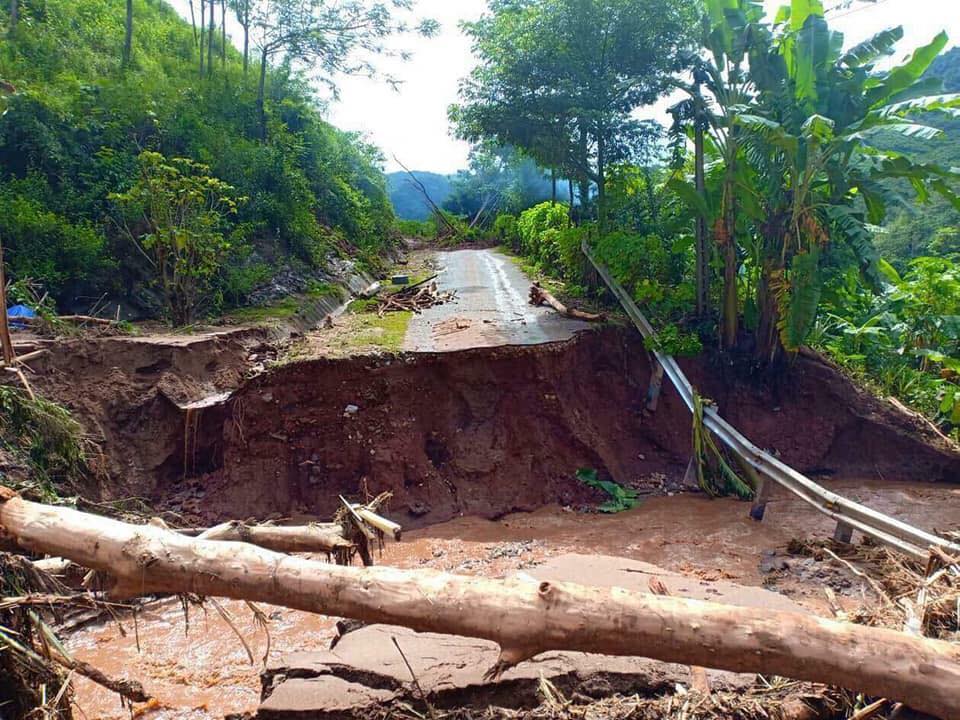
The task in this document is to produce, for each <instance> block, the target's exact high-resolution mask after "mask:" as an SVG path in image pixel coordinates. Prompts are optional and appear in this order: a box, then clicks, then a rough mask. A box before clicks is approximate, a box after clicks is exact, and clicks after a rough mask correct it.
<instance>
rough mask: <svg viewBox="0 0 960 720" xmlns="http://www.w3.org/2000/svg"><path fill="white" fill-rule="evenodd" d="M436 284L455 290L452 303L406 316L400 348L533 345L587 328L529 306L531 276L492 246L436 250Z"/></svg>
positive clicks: (429, 349)
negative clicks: (406, 323) (405, 330)
mask: <svg viewBox="0 0 960 720" xmlns="http://www.w3.org/2000/svg"><path fill="white" fill-rule="evenodd" d="M436 261H437V263H438V264H439V265H440V271H439V272H440V276H439V277H438V278H437V284H438V286H439V288H440V289H441V290H456V291H457V299H456V300H455V301H454V302H452V303H446V304H444V305H438V306H437V307H433V308H430V309H429V310H427V311H425V312H424V313H423V314H422V315H415V316H414V317H413V319H412V320H411V321H410V326H409V328H408V329H407V336H406V339H405V340H404V350H410V351H415V352H446V351H451V350H465V349H467V348H474V347H495V346H498V345H537V344H540V343H547V342H555V341H558V340H566V339H568V338H570V337H572V336H573V335H574V334H575V333H576V332H578V331H580V330H583V329H585V328H587V327H588V323H584V322H580V321H577V320H569V319H567V318H564V317H561V316H559V315H557V313H556V312H554V311H553V310H550V309H547V308H542V307H540V308H538V307H532V306H531V305H530V304H529V303H528V301H527V297H528V294H529V292H530V279H529V278H527V277H526V275H524V274H523V272H522V271H521V270H520V268H518V267H517V265H516V264H515V263H514V262H512V261H511V260H510V258H508V257H507V256H506V255H503V254H501V253H498V252H496V251H494V250H456V251H453V252H440V253H437V255H436Z"/></svg>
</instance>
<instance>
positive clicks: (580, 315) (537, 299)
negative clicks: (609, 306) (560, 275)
mask: <svg viewBox="0 0 960 720" xmlns="http://www.w3.org/2000/svg"><path fill="white" fill-rule="evenodd" d="M530 304H531V305H533V306H534V307H539V306H540V305H549V306H550V307H552V308H553V309H554V310H556V311H557V312H558V313H560V314H561V315H563V316H565V317H568V318H572V319H573V320H584V321H586V322H603V321H604V320H606V319H607V318H606V316H605V315H603V314H597V313H589V312H584V311H583V310H577V309H575V308H568V307H567V306H566V305H564V304H563V303H562V302H560V301H559V300H557V299H556V298H555V297H554V296H553V295H551V294H550V292H549V291H548V290H547V289H546V288H544V287H542V286H541V285H540V284H539V283H534V284H533V285H532V286H531V287H530Z"/></svg>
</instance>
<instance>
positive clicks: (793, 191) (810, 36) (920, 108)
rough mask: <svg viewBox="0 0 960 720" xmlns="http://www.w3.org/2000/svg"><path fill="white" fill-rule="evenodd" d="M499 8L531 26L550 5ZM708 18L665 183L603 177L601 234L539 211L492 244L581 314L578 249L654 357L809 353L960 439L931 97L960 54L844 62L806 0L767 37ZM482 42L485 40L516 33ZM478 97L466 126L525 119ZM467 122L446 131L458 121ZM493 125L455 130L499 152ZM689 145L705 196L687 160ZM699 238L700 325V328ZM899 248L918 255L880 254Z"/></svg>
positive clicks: (686, 83)
mask: <svg viewBox="0 0 960 720" xmlns="http://www.w3.org/2000/svg"><path fill="white" fill-rule="evenodd" d="M508 6H509V7H510V8H525V12H530V13H535V12H536V10H534V9H531V8H540V9H543V8H548V7H551V3H549V2H548V1H547V0H541V1H534V0H531V2H526V3H519V4H514V3H509V4H508ZM701 7H702V9H703V13H704V15H703V19H702V23H701V24H700V25H699V27H700V28H701V33H700V37H699V41H700V44H701V46H702V51H700V52H693V53H691V54H690V55H689V56H688V58H687V60H688V62H689V65H688V71H687V72H686V73H677V74H674V75H673V76H672V79H671V76H670V73H669V72H667V71H668V68H661V69H660V73H661V78H660V82H662V83H664V84H668V83H670V82H672V83H674V84H676V85H677V86H678V87H681V88H683V89H684V90H685V91H686V92H687V95H688V97H689V100H687V101H684V102H682V103H680V104H679V105H677V106H676V107H675V108H674V117H675V121H676V122H675V125H674V128H673V133H674V138H675V140H676V143H675V148H676V151H677V152H676V154H675V158H674V159H675V162H674V164H673V167H672V169H664V168H656V169H654V168H649V169H645V168H644V167H643V166H642V165H637V164H636V163H634V162H629V161H628V162H619V163H614V164H612V165H611V166H609V167H608V168H607V177H606V178H605V181H606V192H605V195H606V198H605V204H606V209H605V211H604V215H605V216H606V218H605V220H606V221H605V222H604V223H597V222H584V218H583V217H582V216H580V214H579V213H577V212H573V213H571V212H570V211H569V208H568V207H566V206H561V205H556V206H554V205H552V204H551V203H546V204H544V205H541V206H538V207H534V208H532V209H531V210H528V211H526V212H524V213H521V214H519V215H515V214H509V215H503V216H501V217H500V218H498V220H497V221H496V222H495V224H494V226H493V230H494V234H495V235H496V236H497V238H498V239H499V240H500V241H501V242H504V243H507V244H511V245H513V247H514V249H515V250H517V252H520V253H522V254H524V255H525V256H527V257H529V258H530V259H531V260H532V261H533V262H535V263H536V264H537V265H538V266H539V267H540V268H541V269H542V270H544V271H546V272H550V273H552V274H554V275H556V276H559V277H562V278H563V279H565V280H566V281H567V282H568V288H567V289H568V291H570V292H572V293H574V294H576V293H582V292H585V291H586V288H585V286H587V285H589V283H588V282H587V280H588V276H587V275H585V274H584V268H583V261H582V259H581V258H580V256H579V255H578V248H579V245H580V243H581V242H582V241H583V240H584V239H586V240H587V241H588V242H589V243H590V244H591V245H592V246H593V248H594V250H595V251H596V254H598V255H599V256H600V257H601V259H603V260H604V262H605V263H606V264H607V265H608V266H609V267H610V268H611V270H612V272H613V274H614V275H615V276H616V277H617V279H618V280H619V281H620V282H621V283H622V284H623V285H624V286H625V287H626V288H627V289H628V290H629V291H630V292H631V293H632V294H633V296H634V297H635V299H636V300H637V301H638V302H640V303H642V305H643V306H644V307H645V309H646V311H647V312H648V313H649V314H650V315H651V317H652V319H653V320H654V322H655V325H657V326H658V327H659V328H661V331H660V333H659V334H660V338H659V339H658V341H657V346H658V347H659V348H660V349H664V350H667V351H669V352H674V353H695V352H697V351H699V349H700V347H701V341H702V342H703V344H708V345H713V346H719V347H720V348H721V349H723V350H726V351H728V352H730V353H731V359H732V360H733V361H734V362H738V363H742V364H745V365H747V366H758V365H759V366H765V367H770V366H773V367H777V366H779V365H780V363H781V362H782V361H784V360H789V359H790V357H791V356H792V354H793V353H794V352H795V351H796V350H797V349H798V348H799V347H800V346H801V345H803V344H809V345H814V346H816V347H819V348H822V349H824V350H826V351H827V352H828V353H830V354H831V355H832V356H833V357H834V358H836V359H837V360H838V361H839V362H840V363H841V364H843V365H844V366H845V367H847V368H848V369H850V370H851V372H853V373H855V374H857V375H858V376H860V377H862V378H863V379H864V380H866V381H868V382H870V383H871V384H872V385H873V386H874V387H875V388H876V389H877V390H878V391H879V392H883V393H886V394H894V395H896V396H898V397H900V398H901V399H903V400H905V401H906V402H908V403H910V404H912V405H913V406H914V407H916V408H918V409H921V410H923V411H924V412H925V413H926V414H927V415H928V416H929V417H931V418H934V419H936V420H937V421H938V422H939V423H940V424H941V426H942V427H943V428H944V429H946V430H954V429H956V428H960V404H958V401H960V385H958V374H957V373H958V371H960V347H958V328H960V323H958V321H957V318H958V317H960V285H958V282H957V279H958V277H960V271H958V265H957V261H958V260H960V229H958V225H957V221H956V218H957V216H958V210H957V208H958V207H960V200H958V196H957V194H956V190H955V188H956V184H957V180H958V176H957V173H956V171H954V170H952V169H951V167H953V166H955V165H958V164H960V163H955V162H953V157H954V156H953V154H952V153H955V148H954V147H953V144H955V143H953V144H951V143H950V142H948V141H947V140H945V138H947V137H950V138H951V139H953V134H954V133H955V132H956V130H958V129H960V128H958V127H957V126H956V123H957V113H958V112H960V95H954V94H948V93H944V92H942V91H941V90H942V88H941V79H942V80H945V81H946V83H947V84H948V90H949V89H952V90H957V89H958V87H957V86H955V85H954V86H950V85H949V84H950V83H956V82H957V73H955V72H954V73H951V71H950V69H951V68H952V67H954V65H955V64H956V63H957V61H958V60H960V51H956V50H955V51H953V52H951V53H947V54H946V55H943V56H940V57H938V56H939V54H940V53H941V52H942V51H943V49H944V48H945V46H946V44H947V38H946V36H945V35H943V34H941V35H939V36H937V37H935V38H934V39H933V40H932V41H931V42H930V43H928V44H926V45H922V46H921V47H919V48H917V49H916V50H915V51H914V52H913V53H911V54H910V55H909V56H907V58H906V59H905V61H903V62H901V63H900V64H894V63H891V62H890V56H892V55H894V54H895V53H896V52H898V50H897V44H898V42H899V41H900V40H901V39H902V36H903V33H902V30H901V29H899V28H893V29H890V30H887V31H884V32H881V33H879V34H878V35H876V36H875V37H873V38H871V39H870V40H868V41H866V42H864V43H861V44H859V45H856V46H853V47H847V46H845V44H844V41H843V37H842V36H841V35H839V34H838V33H836V32H835V31H833V30H831V28H830V27H829V24H828V21H827V18H826V15H825V12H824V8H823V6H822V4H821V3H820V2H818V1H817V0H812V1H811V0H793V2H791V3H789V4H788V5H787V6H785V7H784V8H783V9H781V10H780V12H779V13H778V14H777V16H776V17H767V16H765V14H764V11H763V7H762V4H760V3H756V2H752V1H751V0H704V2H703V3H702V6H701ZM511 12H518V11H516V10H511ZM487 22H488V23H489V25H488V26H484V27H483V28H481V29H482V30H483V31H484V32H489V33H498V32H503V33H506V34H507V36H510V37H512V35H510V33H515V32H516V28H515V27H513V26H512V25H509V26H506V27H504V28H500V27H499V26H498V25H497V24H496V22H495V21H494V20H493V19H491V20H488V21H487ZM488 39H489V38H487V37H486V35H484V37H483V40H484V42H486V41H488ZM491 42H493V43H494V45H496V44H497V43H498V42H499V43H503V42H504V41H503V40H502V39H500V40H495V41H491ZM497 47H500V45H497ZM512 47H513V55H512V56H511V62H515V63H518V64H524V63H525V67H527V69H528V70H529V72H530V73H532V74H533V75H535V76H538V77H539V74H540V73H543V74H547V73H551V72H554V71H555V68H553V66H552V65H551V64H550V61H549V59H544V58H543V57H541V55H540V54H539V53H538V50H537V49H536V48H533V49H530V48H529V47H527V46H525V45H522V44H517V43H513V45H512ZM542 63H546V64H545V66H544V67H540V65H541V64H542ZM484 68H485V69H483V70H481V71H478V73H480V74H483V73H489V72H494V70H496V71H497V72H499V71H500V69H501V68H500V64H499V63H498V62H494V61H492V60H489V59H488V60H487V62H486V63H485V65H484ZM478 77H479V75H478V74H476V73H475V77H474V78H473V79H472V80H471V81H470V82H468V84H467V86H468V90H467V93H468V94H467V100H468V101H469V102H468V106H469V107H472V108H474V109H476V108H481V109H483V110H484V112H486V111H487V110H489V109H490V108H491V107H497V108H499V107H500V104H501V103H503V104H506V106H507V107H509V106H510V104H511V103H514V104H517V105H519V103H520V100H519V99H518V98H519V97H520V96H518V95H511V94H510V93H509V92H507V91H506V89H505V87H504V86H493V85H491V86H489V88H492V89H494V90H496V92H491V93H490V96H489V97H486V96H484V95H483V94H482V93H480V89H481V86H480V85H478V84H477V83H476V80H477V78H478ZM477 93H479V94H477ZM485 97H486V99H485ZM523 97H524V102H526V97H527V96H526V95H524V96H523ZM467 109H469V108H467ZM521 110H522V111H521ZM459 112H460V113H461V114H460V115H458V114H456V113H455V119H459V120H462V119H463V118H464V117H466V116H465V115H463V114H462V113H464V112H466V109H464V110H461V111H459ZM471 112H473V111H471ZM523 112H526V109H520V108H518V109H517V113H518V117H519V116H522V114H523ZM492 117H494V116H493V115H484V116H483V117H480V116H479V115H474V116H473V120H475V121H477V122H474V123H473V124H472V125H467V127H469V128H472V129H473V130H475V131H476V134H477V136H478V137H480V138H483V139H485V140H487V141H499V140H501V139H502V137H503V133H504V127H506V126H505V125H498V124H497V123H496V122H492V121H490V119H491V118H492ZM498 117H499V118H500V119H501V120H505V119H506V118H508V117H509V113H508V112H506V111H504V112H503V113H502V114H501V115H500V116H498ZM478 118H480V120H478ZM701 135H702V137H703V144H702V148H703V156H702V162H703V168H704V173H703V184H702V187H700V186H698V184H697V183H696V182H695V180H696V172H695V170H696V168H697V165H698V160H700V159H701V158H699V157H697V155H696V154H691V153H690V149H691V147H690V146H691V145H693V143H690V142H689V141H690V140H693V139H694V138H695V137H697V136H701ZM530 137H533V135H531V136H530ZM948 146H949V147H948ZM529 152H531V153H536V152H538V148H537V146H536V144H534V143H531V144H530V147H529ZM535 156H536V155H535ZM537 157H540V156H537ZM594 182H596V179H595V178H594ZM698 220H699V221H700V222H699V223H698ZM698 225H699V226H700V227H702V228H703V230H702V232H703V236H704V238H705V240H706V242H705V244H704V245H703V246H702V247H703V248H704V250H703V252H704V253H705V255H706V257H705V258H704V261H705V262H706V268H707V272H706V273H705V275H704V283H705V285H706V287H704V288H703V292H704V293H705V294H704V295H703V297H705V299H706V305H707V307H708V312H707V313H705V314H703V315H698V314H697V313H696V312H695V310H696V300H697V298H698V295H699V294H700V291H699V288H698V286H697V282H696V281H697V278H696V273H695V268H696V267H697V265H698V262H699V259H698V254H697V247H698V243H697V242H696V241H695V240H696V237H695V236H696V234H697V233H696V231H697V230H698ZM905 231H908V232H911V233H913V235H914V237H916V238H919V240H918V241H917V242H916V243H915V244H911V248H910V251H909V252H892V251H893V250H895V249H896V248H895V246H894V242H895V241H896V239H897V238H898V237H900V236H901V235H902V234H903V233H904V232H905ZM911 242H912V241H911ZM881 249H882V250H884V251H891V252H890V258H889V262H888V261H886V260H884V259H883V258H882V257H881V255H880V252H879V250H881ZM924 253H927V254H932V255H937V256H938V257H918V256H919V255H922V254H924ZM898 271H899V272H898Z"/></svg>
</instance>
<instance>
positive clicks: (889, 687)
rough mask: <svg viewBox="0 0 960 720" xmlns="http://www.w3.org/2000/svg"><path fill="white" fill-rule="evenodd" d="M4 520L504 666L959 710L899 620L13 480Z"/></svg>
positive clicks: (955, 672) (953, 691) (22, 539)
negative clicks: (125, 510) (690, 677)
mask: <svg viewBox="0 0 960 720" xmlns="http://www.w3.org/2000/svg"><path fill="white" fill-rule="evenodd" d="M0 529H2V530H3V531H5V532H6V533H8V534H10V535H12V536H13V537H15V538H16V539H17V540H18V542H19V543H20V544H21V545H23V546H24V547H26V548H28V549H30V550H34V551H37V552H45V553H48V554H51V555H60V556H63V557H66V558H69V559H71V560H73V561H75V562H77V563H79V564H81V565H84V566H86V567H90V568H94V569H96V570H100V571H102V572H105V573H108V574H111V575H112V576H113V577H114V578H115V579H116V585H115V586H114V587H113V590H112V594H113V595H114V596H115V597H116V598H118V599H120V598H130V597H135V596H138V595H144V594H153V593H182V592H190V593H195V594H198V595H205V596H221V597H229V598H236V599H243V600H251V601H259V602H265V603H271V604H273V605H282V606H286V607H290V608H295V609H298V610H305V611H308V612H315V613H322V614H326V615H334V616H341V617H349V618H355V619H357V620H362V621H365V622H369V623H385V624H391V625H403V626H406V627H409V628H412V629H414V630H418V631H432V632H439V633H446V634H450V635H465V636H469V637H477V638H485V639H487V640H492V641H494V642H497V643H499V644H500V646H501V660H500V663H499V664H498V667H497V668H495V670H502V669H505V668H506V667H509V666H511V665H514V664H516V663H518V662H522V661H523V660H526V659H529V658H531V657H533V656H535V655H537V654H539V653H541V652H545V651H548V650H577V651H582V652H593V653H604V654H607V655H635V656H643V657H649V658H654V659H657V660H663V661H666V662H674V663H681V664H685V665H699V666H703V667H713V668H718V669H723V670H730V671H734V672H757V673H763V674H765V675H780V676H784V677H788V678H795V679H797V680H807V681H812V682H821V683H827V684H830V685H840V686H843V687H846V688H850V689H851V690H856V691H860V692H863V693H866V694H868V695H871V696H877V697H886V698H890V699H891V700H899V701H902V702H904V703H906V704H907V705H910V706H912V707H914V708H916V709H918V710H921V711H923V712H926V713H929V714H931V715H935V716H938V717H941V718H948V719H952V718H957V719H960V648H958V647H957V646H954V645H951V644H949V643H946V642H943V641H938V640H930V639H925V638H921V637H915V636H911V635H907V634H904V633H901V632H897V631H894V630H886V629H881V628H872V627H864V626H859V625H852V624H847V623H839V622H835V621H833V620H826V619H822V618H817V617H812V616H806V615H801V614H797V613H786V612H775V611H772V610H771V611H767V612H763V613H759V614H758V613H757V611H756V610H755V609H749V608H737V607H729V606H726V605H720V604H716V603H709V602H701V601H696V600H688V599H682V598H673V597H658V596H656V595H652V594H645V593H635V592H628V591H626V590H623V589H620V588H591V587H584V586H580V585H575V584H570V583H556V584H554V583H549V582H542V583H539V584H538V583H536V582H530V581H528V580H522V579H515V580H490V579H486V578H479V577H463V576H457V575H450V574H447V573H441V572H435V571H428V570H398V569H395V568H388V567H374V568H364V569H361V568H355V567H340V566H335V565H330V564H325V563H322V562H315V561H310V560H304V559H302V558H297V557H293V556H290V555H281V554H278V553H275V552H271V551H269V550H265V549H262V548H258V547H255V546H253V545H248V544H246V543H224V542H217V541H209V540H198V539H196V538H189V537H185V536H183V535H178V534H176V533H173V532H170V531H169V530H165V529H163V528H159V527H154V526H150V525H128V524H126V523H121V522H118V521H115V520H110V519H108V518H103V517H99V516H94V515H88V514H85V513H81V512H78V511H76V510H71V509H67V508H60V507H48V506H44V505H39V504H36V503H32V502H28V501H26V500H23V499H22V498H20V497H18V496H17V495H16V494H15V493H14V492H13V491H11V490H7V489H6V488H2V487H0Z"/></svg>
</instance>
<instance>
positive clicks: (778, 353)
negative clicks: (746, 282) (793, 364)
mask: <svg viewBox="0 0 960 720" xmlns="http://www.w3.org/2000/svg"><path fill="white" fill-rule="evenodd" d="M773 273H774V266H773V263H771V262H770V261H766V262H764V263H763V266H762V267H761V269H760V282H759V283H758V285H757V311H758V315H759V322H758V325H757V359H758V360H759V361H760V362H761V363H762V364H764V365H775V364H776V363H777V361H778V360H779V359H780V358H781V357H782V356H783V344H782V343H781V342H780V328H779V321H780V308H779V305H778V304H777V297H776V295H775V294H774V292H773V288H772V287H771V284H770V279H771V278H772V277H773Z"/></svg>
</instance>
